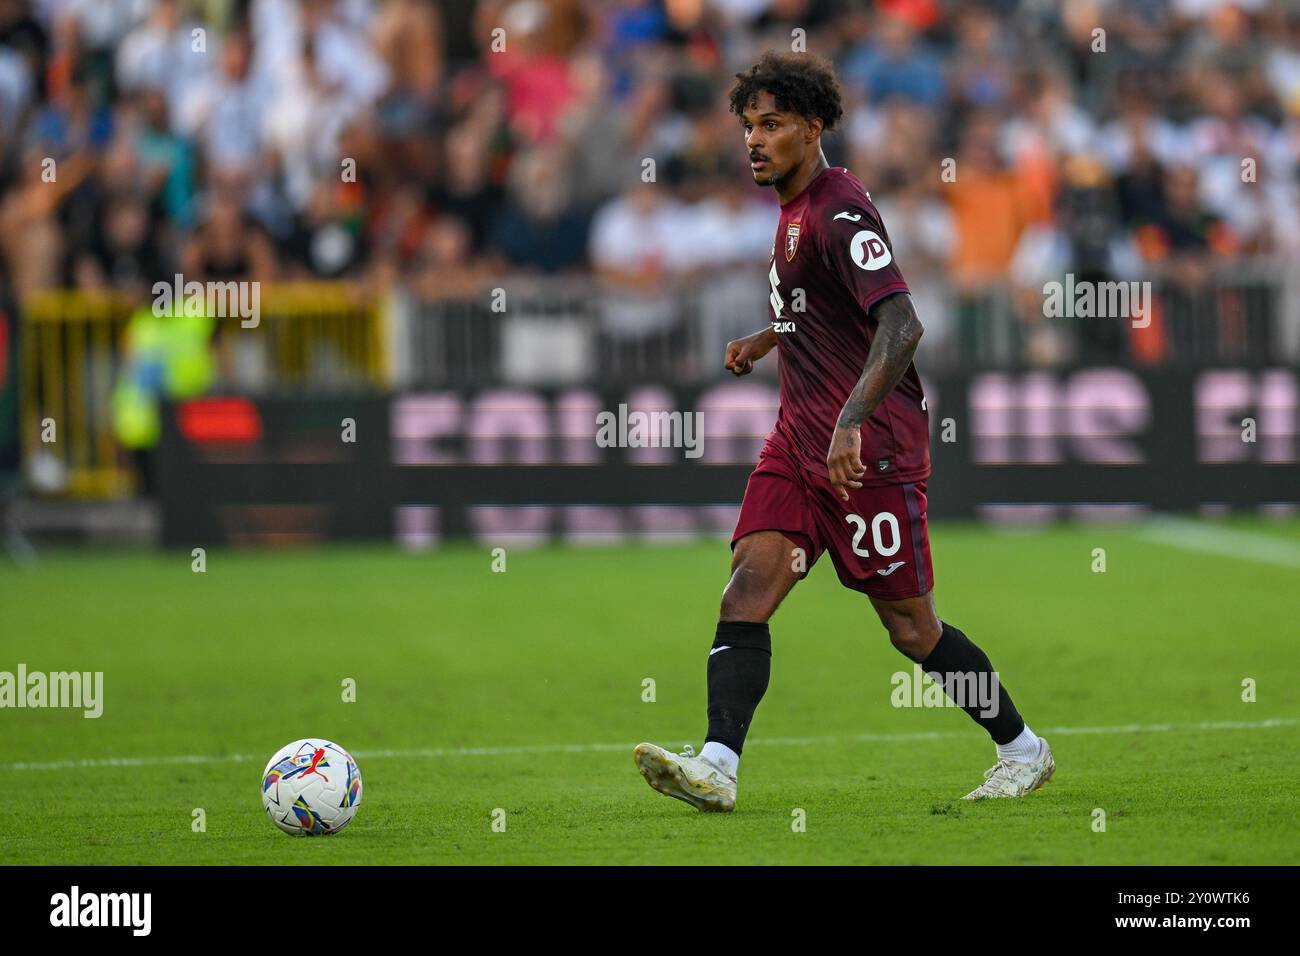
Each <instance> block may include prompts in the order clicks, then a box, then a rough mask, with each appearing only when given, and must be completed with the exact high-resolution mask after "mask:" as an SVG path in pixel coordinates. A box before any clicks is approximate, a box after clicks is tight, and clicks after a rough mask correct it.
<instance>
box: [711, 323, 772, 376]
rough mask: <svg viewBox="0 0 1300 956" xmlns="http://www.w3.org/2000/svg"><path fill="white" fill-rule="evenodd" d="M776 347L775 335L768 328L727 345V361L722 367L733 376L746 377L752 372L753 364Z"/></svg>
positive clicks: (769, 327) (770, 328)
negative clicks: (728, 370)
mask: <svg viewBox="0 0 1300 956" xmlns="http://www.w3.org/2000/svg"><path fill="white" fill-rule="evenodd" d="M775 346H776V333H775V332H774V331H772V327H771V326H768V327H767V328H765V329H763V331H761V332H755V333H754V334H753V335H746V336H745V337H744V338H743V339H736V340H735V341H734V342H728V343H727V360H726V362H725V363H723V367H724V368H727V369H730V370H731V373H732V374H733V375H748V374H749V373H750V372H752V371H753V370H754V363H755V362H757V361H758V360H759V359H761V358H762V357H763V356H764V355H766V354H767V353H768V352H770V351H772V349H773V348H774V347H775Z"/></svg>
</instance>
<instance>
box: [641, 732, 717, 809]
mask: <svg viewBox="0 0 1300 956" xmlns="http://www.w3.org/2000/svg"><path fill="white" fill-rule="evenodd" d="M632 759H633V760H635V761H636V768H637V769H638V770H640V771H641V776H643V777H645V782H646V783H648V784H650V786H651V787H653V788H654V789H655V790H658V791H659V792H660V793H662V794H663V795H664V796H668V797H676V798H677V799H678V800H682V801H684V802H686V803H689V804H690V805H691V806H693V807H695V809H697V810H700V811H702V812H709V813H730V812H731V811H732V810H734V809H736V778H735V777H730V776H728V775H727V774H725V773H723V771H722V770H721V769H720V768H719V767H716V766H714V765H713V764H711V763H709V761H707V760H705V759H704V758H703V757H697V756H695V748H693V747H691V746H690V745H689V744H688V745H687V747H686V749H685V750H683V751H682V752H681V753H680V754H675V753H670V752H669V751H667V750H664V748H663V747H656V746H655V745H654V744H637V745H636V749H634V750H633V751H632Z"/></svg>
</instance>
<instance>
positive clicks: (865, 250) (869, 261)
mask: <svg viewBox="0 0 1300 956" xmlns="http://www.w3.org/2000/svg"><path fill="white" fill-rule="evenodd" d="M849 255H851V256H852V257H853V261H854V263H855V264H856V265H857V267H858V268H859V269H866V270H867V271H868V272H875V271H876V270H877V269H883V268H885V266H887V265H889V263H891V262H892V261H893V260H894V256H893V253H891V252H890V251H889V246H887V245H885V240H883V239H881V238H880V237H879V236H878V235H876V234H875V233H874V232H872V231H871V230H870V229H863V230H862V231H860V232H859V233H858V234H857V235H855V236H854V237H853V239H852V240H851V241H850V242H849Z"/></svg>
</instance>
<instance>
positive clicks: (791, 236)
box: [785, 222, 799, 262]
mask: <svg viewBox="0 0 1300 956" xmlns="http://www.w3.org/2000/svg"><path fill="white" fill-rule="evenodd" d="M798 248H799V223H797V222H792V223H790V225H788V226H786V227H785V261H786V262H789V261H790V260H791V259H793V258H794V251H795V250H796V249H798Z"/></svg>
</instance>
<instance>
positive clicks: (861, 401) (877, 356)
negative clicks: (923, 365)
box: [836, 292, 923, 428]
mask: <svg viewBox="0 0 1300 956" xmlns="http://www.w3.org/2000/svg"><path fill="white" fill-rule="evenodd" d="M870 314H871V317H872V318H874V319H875V320H876V334H875V337H874V338H873V339H872V340H871V351H870V352H868V353H867V364H866V366H865V367H864V368H863V369H862V377H861V378H859V379H858V384H857V385H855V386H854V387H853V391H852V392H851V393H850V394H849V400H848V401H847V402H845V403H844V409H843V411H841V412H840V418H839V421H838V422H836V426H837V427H839V428H856V427H857V426H859V425H861V424H862V423H863V422H864V421H866V420H867V419H868V418H870V417H871V413H872V412H874V411H875V410H876V408H877V407H878V406H879V405H880V403H881V402H883V401H884V400H885V396H886V395H888V394H889V393H890V392H891V391H893V389H894V386H895V385H897V384H898V382H899V380H900V379H901V378H902V377H903V373H904V372H906V371H907V367H908V365H910V364H911V363H912V356H913V355H914V354H915V353H916V347H917V345H918V344H920V341H921V332H922V331H923V330H922V328H921V320H920V319H918V318H917V316H916V309H915V308H914V307H913V305H912V297H911V296H910V295H908V294H907V293H906V292H900V293H897V294H896V295H891V296H887V297H886V298H884V299H882V300H880V301H879V302H877V303H876V304H875V305H873V306H872V307H871V313H870Z"/></svg>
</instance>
